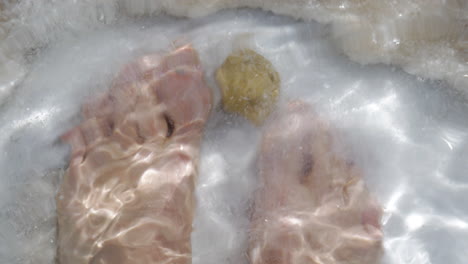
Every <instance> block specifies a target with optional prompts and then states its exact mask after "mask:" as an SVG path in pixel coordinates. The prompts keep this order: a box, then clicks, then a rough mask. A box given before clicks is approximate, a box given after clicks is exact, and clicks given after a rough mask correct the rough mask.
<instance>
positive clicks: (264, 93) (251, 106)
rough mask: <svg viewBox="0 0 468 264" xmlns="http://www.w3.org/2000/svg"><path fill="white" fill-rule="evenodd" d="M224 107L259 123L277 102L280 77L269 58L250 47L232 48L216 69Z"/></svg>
mask: <svg viewBox="0 0 468 264" xmlns="http://www.w3.org/2000/svg"><path fill="white" fill-rule="evenodd" d="M216 80H217V81H218V85H219V86H220V88H221V93H222V101H223V108H224V110H226V111H228V112H232V113H238V114H241V115H242V116H244V117H246V118H247V119H249V120H250V121H252V122H253V123H255V124H257V125H258V124H261V123H263V121H264V120H265V119H266V118H267V117H268V115H269V114H270V113H271V111H272V110H273V109H274V107H275V106H276V102H277V100H278V95H279V89H280V77H279V74H278V72H277V71H276V70H275V68H274V67H273V65H272V64H271V62H269V61H268V60H267V59H265V58H264V57H263V56H262V55H260V54H258V53H256V52H255V51H253V50H250V49H243V50H239V51H235V52H234V53H233V54H231V55H229V56H228V57H227V58H226V60H225V61H224V63H223V65H221V67H220V68H219V69H218V70H217V71H216Z"/></svg>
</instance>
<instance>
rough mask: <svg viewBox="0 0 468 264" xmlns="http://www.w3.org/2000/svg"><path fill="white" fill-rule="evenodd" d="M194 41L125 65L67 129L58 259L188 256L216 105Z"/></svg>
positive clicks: (64, 262) (72, 263) (65, 262)
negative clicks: (202, 152) (202, 157)
mask: <svg viewBox="0 0 468 264" xmlns="http://www.w3.org/2000/svg"><path fill="white" fill-rule="evenodd" d="M211 100H212V94H211V90H210V89H209V87H208V86H207V85H206V83H205V81H204V78H203V72H202V70H201V66H200V64H199V61H198V55H197V53H196V51H195V50H194V49H193V48H191V47H190V46H185V47H182V48H179V49H177V50H175V51H173V52H172V53H170V54H168V55H166V56H162V55H160V54H153V55H149V56H145V57H142V58H140V59H138V60H137V61H135V62H133V63H131V64H129V65H127V66H126V67H124V69H123V70H122V71H121V72H120V73H119V75H118V76H117V77H116V79H115V80H114V83H113V86H112V87H111V89H110V90H109V91H108V92H107V93H106V94H104V95H103V96H101V97H99V98H98V99H96V100H94V101H93V102H91V103H89V104H87V105H85V106H84V107H83V116H84V120H83V122H82V123H81V124H80V125H78V126H77V127H75V128H74V129H72V130H71V131H69V132H68V133H66V134H65V135H64V136H63V139H64V140H65V141H66V142H68V143H69V144H71V146H72V153H71V160H70V164H69V167H68V169H67V172H66V174H65V176H64V179H63V182H62V184H61V186H60V190H59V193H58V195H57V213H58V246H59V248H58V261H59V263H61V264H76V263H102V264H104V263H106V264H119V263H128V264H130V263H179V264H182V263H190V262H191V245H190V234H191V231H192V220H193V213H194V212H193V210H194V185H195V179H196V176H197V167H198V156H199V146H200V142H201V138H202V133H203V128H204V124H205V122H206V120H207V118H208V115H209V112H210V110H211V104H212V102H211Z"/></svg>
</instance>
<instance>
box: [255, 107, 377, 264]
mask: <svg viewBox="0 0 468 264" xmlns="http://www.w3.org/2000/svg"><path fill="white" fill-rule="evenodd" d="M333 144H334V142H333V138H332V135H331V129H330V127H329V126H328V124H327V123H326V122H325V121H324V120H321V119H319V118H318V117H317V116H316V115H315V114H314V113H313V112H312V109H311V107H310V106H309V105H307V104H305V103H302V102H292V103H290V104H289V105H288V107H287V109H286V110H285V111H284V112H283V113H279V114H276V116H275V117H273V119H272V120H270V122H269V123H268V124H267V126H266V127H265V131H264V134H263V140H262V145H261V153H260V157H259V161H258V162H259V163H258V166H259V174H260V177H261V181H262V186H263V187H262V188H261V189H260V190H258V192H257V196H256V200H255V209H254V210H255V211H254V213H253V218H252V231H251V238H250V250H249V255H250V259H251V263H253V264H299V263H300V264H306V263H307V264H345V263H346V264H371V263H372V264H373V263H378V261H379V259H380V256H381V253H382V249H381V240H382V232H381V226H380V218H381V209H380V206H379V205H378V204H377V203H376V201H375V200H374V199H373V198H372V197H371V196H370V194H369V192H368V190H367V189H366V186H365V184H364V182H363V179H362V176H361V173H360V172H359V170H358V169H357V168H356V167H355V166H353V164H352V163H350V162H347V161H346V160H345V159H343V158H342V157H340V155H339V154H338V153H336V151H334V150H333Z"/></svg>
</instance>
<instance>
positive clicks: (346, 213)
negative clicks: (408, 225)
mask: <svg viewBox="0 0 468 264" xmlns="http://www.w3.org/2000/svg"><path fill="white" fill-rule="evenodd" d="M211 106H212V93H211V90H210V88H209V87H208V86H207V85H206V83H205V80H204V78H203V71H202V69H201V66H200V63H199V60H198V56H197V54H196V52H195V50H194V49H193V48H192V47H190V46H184V47H181V48H178V49H176V50H174V51H172V52H171V53H169V54H168V55H161V54H151V55H148V56H145V57H142V58H139V59H138V60H136V61H135V62H132V63H130V64H128V65H126V66H125V67H124V68H123V70H122V71H121V72H120V73H119V74H118V75H117V76H116V78H115V80H114V81H113V85H112V87H111V88H110V89H109V91H107V92H106V93H105V94H103V95H102V96H99V97H98V98H97V99H95V100H94V101H93V102H90V103H88V104H86V105H85V106H84V107H83V122H82V123H81V124H80V125H78V126H77V127H75V128H74V129H72V130H70V131H69V132H68V133H66V134H65V135H64V136H63V139H64V140H65V141H66V142H68V143H69V144H70V145H71V147H72V152H71V158H70V164H69V167H68V169H67V172H66V175H65V176H64V179H63V182H62V184H61V186H60V190H59V193H58V195H57V213H58V244H59V248H58V261H59V263H61V264H81V263H95V264H98V263H99V264H110V263H112V264H120V263H122V264H123V263H125V264H130V263H168V264H169V263H170V264H173V263H174V264H186V263H191V242H190V235H191V232H192V221H193V215H194V208H195V206H194V202H195V198H194V189H195V185H196V178H197V168H198V160H199V148H200V144H201V141H202V137H203V128H204V125H205V123H206V121H207V119H208V116H209V113H210V111H211ZM263 130H264V132H263V139H262V143H261V145H260V149H259V159H258V169H259V170H258V171H259V173H258V176H259V178H260V181H261V183H262V187H261V188H260V189H259V190H258V191H257V192H256V198H255V206H254V211H253V214H252V218H251V220H252V225H251V229H250V230H249V233H250V240H249V252H248V255H249V257H250V262H251V263H252V264H296V263H297V264H299V263H301V264H302V263H307V264H345V263H346V264H354V263H356V264H357V263H359V264H375V263H377V261H378V259H379V256H380V254H381V239H382V233H381V227H380V217H381V210H380V207H379V206H378V204H377V203H376V202H375V200H374V199H373V198H372V197H371V196H370V194H369V193H368V191H367V189H366V187H365V185H364V182H363V180H362V175H361V174H362V173H361V172H360V171H359V169H358V168H356V167H355V166H354V165H353V164H352V163H350V162H349V161H348V160H346V159H344V158H343V157H341V156H339V155H336V154H334V152H333V150H332V146H333V142H334V141H333V138H332V135H331V133H330V131H331V128H330V127H329V125H328V124H327V122H325V121H324V120H322V119H320V118H318V117H317V115H316V114H314V113H313V111H312V109H311V107H310V106H308V105H307V104H304V103H302V102H293V103H290V104H289V105H288V106H287V107H286V108H280V109H279V110H277V112H276V113H274V114H273V116H272V117H271V118H270V119H269V120H268V121H267V123H266V124H265V126H264V128H263Z"/></svg>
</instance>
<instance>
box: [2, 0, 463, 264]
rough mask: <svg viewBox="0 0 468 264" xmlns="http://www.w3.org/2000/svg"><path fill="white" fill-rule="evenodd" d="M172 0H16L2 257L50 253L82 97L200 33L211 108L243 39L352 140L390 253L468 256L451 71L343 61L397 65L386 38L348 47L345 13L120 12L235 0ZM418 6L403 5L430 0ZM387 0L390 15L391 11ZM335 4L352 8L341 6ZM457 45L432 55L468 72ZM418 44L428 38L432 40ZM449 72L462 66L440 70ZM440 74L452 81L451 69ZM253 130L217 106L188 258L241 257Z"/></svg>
mask: <svg viewBox="0 0 468 264" xmlns="http://www.w3.org/2000/svg"><path fill="white" fill-rule="evenodd" d="M172 2H173V3H174V6H173V5H172V4H168V3H169V1H168V2H161V3H163V4H161V5H151V4H149V3H150V2H144V1H134V2H132V4H131V5H130V4H129V3H130V2H125V1H120V2H118V3H119V4H118V5H117V4H116V2H114V1H110V0H108V1H101V2H99V3H100V4H99V5H98V4H96V3H95V2H91V1H61V2H60V3H55V2H49V1H42V2H41V1H34V2H33V1H30V2H28V1H23V2H21V4H18V5H16V6H14V7H13V9H14V10H20V11H17V12H16V11H15V12H13V11H12V12H11V13H10V14H9V15H8V16H9V17H14V18H12V19H11V20H10V21H12V22H11V24H10V28H9V29H8V30H9V32H8V33H9V34H7V36H6V40H7V41H4V42H2V45H3V46H2V48H4V49H5V50H6V49H8V50H9V51H11V52H10V53H3V54H4V55H5V54H8V55H5V56H4V58H7V57H8V58H7V61H8V63H16V64H15V65H17V66H18V68H17V69H18V70H14V71H11V74H9V75H8V76H7V77H8V78H6V79H8V80H9V82H10V84H11V81H15V82H16V85H13V84H12V85H10V86H8V87H9V88H5V89H4V90H0V91H1V93H2V94H1V95H0V97H1V96H4V98H6V100H4V101H3V104H2V105H1V112H0V131H1V133H0V149H1V150H2V151H1V152H0V168H1V169H2V174H1V175H0V208H1V210H0V245H1V246H0V263H35V264H36V263H53V259H54V255H55V250H56V245H55V241H54V238H55V204H54V195H55V191H56V188H57V183H58V181H59V178H60V170H61V169H62V168H64V167H65V166H66V163H67V153H68V147H67V146H65V145H63V144H61V143H60V142H59V140H58V137H59V135H61V134H62V133H63V132H64V131H66V130H67V129H69V128H71V127H72V126H73V125H74V124H76V123H78V122H79V108H80V105H81V104H82V103H83V102H84V101H86V99H87V98H89V97H92V96H93V95H95V94H96V93H98V92H100V91H104V90H106V89H107V88H108V87H109V82H110V80H111V79H112V77H113V76H114V74H115V73H116V72H117V70H118V69H119V68H120V67H121V66H122V65H123V64H124V63H125V62H126V61H129V60H131V58H134V57H136V56H138V55H140V54H144V53H146V52H150V51H155V50H168V49H170V48H171V46H172V45H174V42H175V43H176V44H177V43H186V42H191V43H193V45H194V46H195V48H196V49H197V50H198V51H199V53H200V57H201V60H202V63H203V65H204V68H205V70H206V77H207V80H208V82H209V84H210V85H211V87H213V88H214V89H215V92H217V95H216V104H215V105H217V104H218V103H219V91H217V90H216V84H215V82H214V79H213V73H214V70H215V69H216V67H218V66H219V65H221V63H222V62H223V60H224V59H225V57H226V56H227V55H228V54H229V53H230V52H231V51H232V50H233V49H235V48H239V47H250V48H253V49H255V50H257V51H258V52H259V53H261V54H262V55H264V56H265V57H266V58H268V59H269V60H270V61H271V62H272V63H273V65H274V66H275V67H276V68H277V70H278V72H279V73H280V75H281V79H282V87H281V89H282V94H281V101H286V100H288V99H293V98H301V99H302V100H305V101H308V102H311V103H313V104H314V105H315V107H316V109H317V111H318V112H319V113H321V114H322V115H324V116H327V117H328V118H329V119H331V120H332V123H333V124H334V126H335V127H336V128H337V131H338V134H340V136H341V138H342V141H343V142H345V143H346V146H347V147H346V151H348V152H350V153H351V155H352V156H353V158H354V160H355V162H356V163H357V164H358V165H359V166H360V167H362V168H363V170H364V172H365V177H366V180H367V182H368V184H369V186H370V188H371V190H372V191H373V192H375V193H376V194H377V196H378V198H379V200H380V201H381V203H382V204H383V205H384V207H385V217H384V223H383V224H384V229H385V248H386V256H385V258H384V263H392V264H393V263H395V264H396V263H398V264H399V263H422V264H429V263H432V264H442V263H454V264H458V263H460V264H462V263H464V262H465V260H466V250H465V249H466V248H467V247H468V239H467V237H468V214H467V213H466V209H465V208H466V201H468V195H467V194H468V192H467V191H468V181H467V179H466V177H464V176H465V175H464V174H465V172H466V170H467V169H468V167H467V165H466V159H467V158H468V135H467V132H466V131H468V130H467V129H468V119H467V118H466V115H467V114H468V106H467V104H466V101H464V99H463V97H462V96H461V95H462V93H461V92H457V91H456V90H453V89H449V88H450V87H451V86H450V85H448V84H447V83H445V82H436V81H427V80H426V81H425V80H423V79H421V78H417V77H414V76H411V75H409V74H407V73H405V72H403V71H401V70H399V69H396V68H393V67H390V66H384V65H376V66H363V65H361V64H358V63H356V62H352V61H350V60H349V59H348V58H347V57H346V56H344V55H342V54H340V50H346V48H345V47H355V48H359V47H362V50H360V51H359V52H360V53H359V52H358V51H352V52H351V53H349V52H348V55H350V54H355V56H356V58H357V59H358V60H359V58H362V60H363V61H364V62H378V61H381V62H382V61H383V62H388V63H394V61H393V60H394V58H396V57H395V56H396V55H391V54H390V55H389V54H387V53H386V52H387V51H388V50H386V49H383V50H373V49H371V48H370V47H369V46H365V45H364V44H365V43H366V42H363V43H364V44H362V43H361V44H359V43H354V42H353V43H354V44H353V45H355V46H353V45H351V44H352V43H351V44H346V43H347V42H346V41H347V40H346V39H348V41H352V39H353V38H351V37H350V36H347V35H346V34H345V33H346V32H348V33H349V32H352V30H358V29H356V28H353V25H352V23H350V25H347V26H349V27H350V29H346V26H345V25H342V26H337V24H336V23H335V22H331V23H332V24H333V25H332V26H323V25H320V24H318V23H315V22H301V21H297V20H294V19H291V18H287V17H281V16H276V15H273V14H271V13H267V12H262V11H259V10H256V11H253V10H237V11H223V12H220V13H216V14H212V15H209V16H206V17H202V18H196V19H193V20H187V19H177V18H173V17H166V16H161V15H160V16H157V17H151V16H142V17H138V18H135V19H131V18H129V17H126V15H124V14H132V16H140V15H143V13H145V14H146V13H154V12H156V10H163V9H164V10H166V11H167V12H171V13H176V14H179V15H189V16H199V15H202V14H205V13H211V12H214V11H215V10H217V9H219V8H221V7H226V6H229V5H234V4H230V3H229V2H228V1H212V2H210V5H208V6H206V7H207V8H206V9H205V7H204V6H200V4H199V2H197V1H190V3H198V6H197V5H196V4H195V5H194V6H190V5H189V4H188V3H189V1H187V3H186V4H185V5H180V6H179V7H177V8H176V7H175V4H176V2H177V1H175V2H174V1H172ZM182 2H184V1H181V3H182ZM335 2H336V5H333V4H334V3H335ZM36 3H40V4H44V5H43V6H40V5H39V4H36ZM151 3H156V2H155V1H153V2H151ZM177 3H178V2H177ZM184 3H185V2H184ZM251 3H252V5H254V4H255V3H257V2H255V1H253V2H251ZM258 3H260V2H258ZM268 3H269V4H268V5H271V6H270V9H273V10H275V12H282V13H285V12H290V13H294V15H295V16H296V17H305V16H306V15H305V14H307V17H308V18H312V17H313V18H316V19H319V20H321V21H325V22H330V21H331V20H333V16H332V18H327V17H326V15H325V14H326V13H320V12H322V11H320V10H332V11H333V10H335V9H334V7H336V8H337V9H336V10H335V11H333V12H335V13H333V12H332V11H330V13H328V14H335V15H334V16H336V17H342V18H343V19H344V18H350V17H351V18H352V17H353V15H350V14H352V12H355V13H356V14H354V15H355V16H356V17H357V18H356V19H358V20H359V19H364V18H361V16H360V15H358V13H359V12H361V13H359V14H367V13H369V12H370V11H369V10H367V11H359V10H360V9H359V8H356V6H351V4H355V5H357V3H363V5H364V4H365V3H367V4H369V3H368V1H361V2H358V1H352V2H351V1H350V2H342V1H340V3H343V5H344V6H343V8H341V5H338V1H329V2H327V3H328V4H327V5H325V4H324V5H322V6H318V5H312V4H309V5H304V8H303V9H298V8H297V6H296V9H294V6H295V5H294V3H296V4H299V3H302V4H304V3H306V1H297V2H290V4H291V5H290V6H287V7H285V4H281V2H280V1H278V2H275V1H270V2H268ZM285 3H286V2H285ZM288 3H289V2H288ZM307 3H309V2H307ZM345 3H348V4H347V5H345ZM395 3H400V2H398V1H396V2H395ZM412 3H413V5H410V6H415V5H418V4H421V2H420V1H413V2H412ZM431 3H432V2H431ZM139 4H141V5H139ZM179 4H180V3H179ZM400 4H401V3H400ZM432 4H434V3H432ZM451 4H452V5H455V4H457V2H456V1H452V2H451ZM458 4H460V3H458ZM28 5H29V6H28ZM408 5H409V4H408ZM460 5H461V4H460ZM90 6H91V7H90ZM265 6H266V4H265ZM372 6H373V5H372ZM189 7H195V8H189ZM202 7H203V8H202ZM15 8H18V9H15ZM93 8H94V9H93ZM320 8H322V9H320ZM361 8H364V7H361ZM375 8H377V7H375ZM386 8H389V7H385V8H383V11H382V12H383V13H382V14H385V12H387V13H388V12H390V13H392V12H393V11H388V10H387V9H386ZM93 10H95V11H93ZM96 10H97V11H96ZM339 10H347V11H349V12H351V11H352V12H351V13H349V14H348V15H346V14H345V13H339ZM373 10H374V9H373ZM376 10H377V9H376ZM58 11H60V12H58ZM327 12H328V11H327ZM343 12H344V11H343ZM440 12H445V11H440ZM447 12H448V11H447ZM39 14H44V16H37V15H39ZM46 14H47V15H46ZM374 15H375V16H378V14H374ZM15 16H16V17H15ZM369 16H370V15H369ZM363 17H366V16H365V15H363ZM15 19H16V20H15ZM366 19H367V18H366ZM457 19H458V18H457ZM13 21H15V22H13ZM351 21H354V20H353V19H351ZM457 21H458V20H457ZM33 22H34V23H33ZM361 22H362V21H361ZM382 23H383V22H382ZM375 25H376V26H377V24H375ZM340 28H341V29H342V30H344V31H340V30H339V29H340ZM62 29H67V30H68V32H66V33H63V32H61V30H62ZM348 30H351V31H348ZM368 33H369V32H368ZM368 33H363V34H368ZM369 34H370V33H369ZM384 35H385V34H384ZM385 36H387V35H385ZM451 36H452V35H451ZM343 38H344V39H343ZM450 38H451V39H458V38H461V37H460V36H458V35H453V36H452V37H450ZM337 40H338V41H337ZM15 41H16V42H15ZM443 41H446V40H443ZM454 43H455V42H453V41H452V42H451V44H447V45H446V48H447V49H449V50H450V49H452V50H453V52H454V53H453V54H452V55H453V56H454V57H456V58H452V57H450V56H452V55H450V52H448V51H447V50H445V51H444V52H448V53H449V55H450V56H448V55H447V56H446V55H443V54H441V53H440V54H439V53H437V52H442V51H440V50H439V49H438V48H437V47H434V48H435V50H436V53H437V54H439V55H437V54H433V55H434V56H436V57H437V56H439V57H437V58H438V59H439V60H440V61H445V62H449V64H450V63H455V64H456V65H458V66H459V67H461V68H460V69H463V65H462V63H461V62H460V61H458V62H457V60H461V59H462V58H461V57H459V54H460V53H457V52H458V51H456V49H455V48H454V47H451V46H450V45H455V44H454ZM343 45H344V46H343ZM414 45H416V44H414ZM418 45H421V46H420V47H422V48H421V49H422V50H424V49H425V48H424V45H425V44H418ZM435 45H439V44H435ZM378 47H381V46H378ZM31 48H34V49H31ZM366 49H367V50H368V52H369V53H368V54H366ZM26 51H28V52H26ZM405 52H406V51H405ZM423 53H424V52H423ZM15 54H16V55H15ZM28 54H29V55H28ZM402 54H404V53H402ZM457 54H458V55H457ZM420 55H421V54H419V55H418V54H417V53H411V52H409V54H408V58H406V59H408V60H409V62H408V63H409V64H408V65H413V66H412V67H415V68H418V67H422V66H421V65H424V64H425V63H429V64H431V59H430V58H428V60H422V59H421V61H418V60H417V58H419V57H418V56H420ZM392 56H393V57H392ZM412 56H413V57H414V58H416V59H414V60H413V59H411V58H413V57H412ZM351 57H352V56H351ZM379 58H387V59H388V61H385V60H383V59H379ZM397 63H398V64H400V65H405V64H404V63H400V62H397ZM457 63H458V64H457ZM455 64H454V65H455ZM431 65H432V64H431ZM460 65H461V66H460ZM458 66H457V67H458ZM428 67H429V66H428ZM423 68H424V67H423ZM423 68H420V69H423ZM435 68H438V67H435ZM444 69H445V68H444ZM444 69H440V70H441V71H445V70H444ZM457 69H458V68H457ZM406 70H408V68H406ZM449 71H450V72H451V73H456V74H459V73H458V72H454V71H453V70H452V69H451V68H450V69H448V68H447V69H446V72H449ZM416 72H417V70H416ZM433 72H434V71H433V70H432V69H430V67H429V68H424V70H421V71H420V72H419V73H422V74H424V75H425V76H432V77H434V76H433V75H432V74H433ZM442 75H443V74H442ZM442 77H443V78H447V79H448V80H451V81H452V83H453V82H454V81H453V80H454V79H450V78H451V77H450V78H449V77H447V76H445V75H444V76H442ZM442 77H441V78H442ZM437 78H439V77H437ZM4 87H7V86H4ZM13 87H15V88H16V89H15V88H13ZM457 87H458V86H457ZM0 99H1V98H0ZM258 138H259V131H258V129H256V128H255V127H253V126H252V125H250V124H249V123H248V122H246V121H245V120H243V119H241V118H239V117H235V116H229V115H226V114H225V113H223V112H222V111H220V108H219V106H218V107H217V108H216V110H215V111H214V113H213V115H212V117H211V119H210V122H209V124H208V126H207V131H206V136H205V141H204V144H203V147H202V159H201V168H200V175H199V179H198V186H197V199H198V205H197V215H196V219H195V223H194V226H195V231H194V233H193V236H192V244H193V262H194V263H195V264H198V263H220V262H223V263H247V259H246V257H245V252H246V251H245V247H246V243H245V242H246V237H247V234H246V230H247V227H248V225H249V221H248V217H247V216H248V211H249V206H250V202H251V195H252V191H253V190H254V189H255V187H256V183H257V179H256V175H255V171H254V162H255V157H256V151H257V150H256V145H257V143H258Z"/></svg>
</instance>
